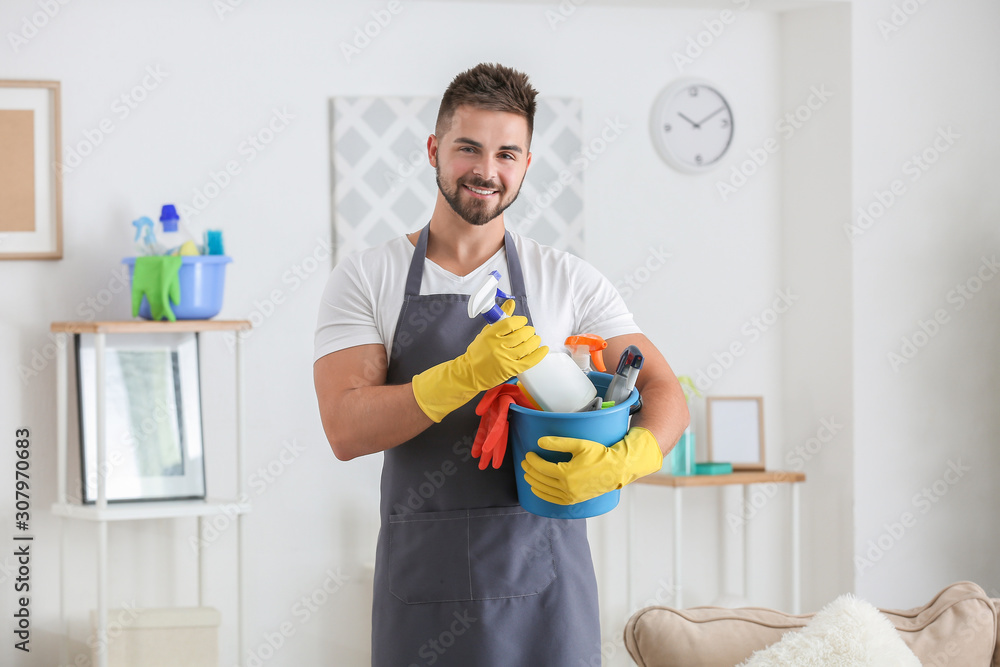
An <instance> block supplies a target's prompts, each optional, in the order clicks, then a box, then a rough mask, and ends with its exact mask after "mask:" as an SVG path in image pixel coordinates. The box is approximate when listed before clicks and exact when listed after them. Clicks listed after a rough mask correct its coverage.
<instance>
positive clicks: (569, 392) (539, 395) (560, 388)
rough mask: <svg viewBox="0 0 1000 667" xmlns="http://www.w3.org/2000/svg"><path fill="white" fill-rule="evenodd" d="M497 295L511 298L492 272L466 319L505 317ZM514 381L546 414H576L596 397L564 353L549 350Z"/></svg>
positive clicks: (478, 293)
mask: <svg viewBox="0 0 1000 667" xmlns="http://www.w3.org/2000/svg"><path fill="white" fill-rule="evenodd" d="M497 296H499V297H500V298H502V299H509V298H511V297H510V296H508V295H506V294H504V293H503V292H502V291H500V272H499V271H492V272H491V273H490V277H489V278H488V279H487V280H486V282H485V283H484V284H483V286H482V287H480V288H479V289H478V290H477V291H476V292H475V293H474V294H473V295H472V296H470V297H469V317H476V316H477V315H482V316H483V318H484V319H485V320H486V321H487V322H489V323H490V324H493V323H494V322H499V321H500V320H502V319H504V318H506V317H507V313H505V312H503V310H501V309H500V306H498V305H497V304H496V297H497ZM517 379H518V380H519V381H520V383H521V385H522V389H523V390H524V391H525V392H526V393H527V394H528V396H529V398H531V399H532V400H534V401H535V403H537V404H538V406H539V407H540V408H541V409H542V410H545V411H547V412H579V411H580V410H583V409H585V408H587V407H588V405H589V404H590V402H591V401H592V400H593V399H594V397H595V396H597V387H595V386H594V383H592V382H591V381H590V380H589V379H588V378H587V375H586V373H584V372H583V371H582V370H581V369H580V367H579V366H577V365H576V362H575V361H573V358H572V357H571V356H569V355H568V354H566V353H565V352H553V351H552V350H549V353H548V354H546V355H545V356H544V357H543V358H542V360H541V361H540V362H538V363H537V364H535V365H534V366H532V367H531V368H529V369H528V370H526V371H522V372H521V373H519V374H518V376H517Z"/></svg>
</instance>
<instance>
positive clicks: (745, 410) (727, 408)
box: [705, 396, 765, 471]
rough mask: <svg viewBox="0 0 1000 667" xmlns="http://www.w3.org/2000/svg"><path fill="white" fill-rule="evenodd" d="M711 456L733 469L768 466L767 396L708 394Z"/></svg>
mask: <svg viewBox="0 0 1000 667" xmlns="http://www.w3.org/2000/svg"><path fill="white" fill-rule="evenodd" d="M705 420H706V424H707V427H708V429H707V430H708V438H707V440H708V460H709V461H711V462H717V463H731V464H733V470H734V471H738V470H764V466H765V463H764V461H765V459H764V397H763V396H708V397H706V398H705Z"/></svg>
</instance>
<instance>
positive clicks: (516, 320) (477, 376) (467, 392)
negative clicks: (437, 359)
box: [413, 299, 549, 422]
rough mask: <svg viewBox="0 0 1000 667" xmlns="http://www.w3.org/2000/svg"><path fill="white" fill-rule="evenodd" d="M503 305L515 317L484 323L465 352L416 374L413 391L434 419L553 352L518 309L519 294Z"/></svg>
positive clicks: (435, 420) (444, 415) (437, 419)
mask: <svg viewBox="0 0 1000 667" xmlns="http://www.w3.org/2000/svg"><path fill="white" fill-rule="evenodd" d="M500 308H501V309H503V311H504V312H505V313H507V315H509V316H510V317H506V318H504V319H502V320H500V321H498V322H496V323H494V324H487V325H486V326H485V327H483V330H482V331H480V332H479V335H477V336H476V337H475V339H474V340H473V341H472V342H471V343H469V347H468V349H466V351H465V354H462V355H461V356H459V357H456V358H455V359H452V360H451V361H445V362H444V363H440V364H438V365H437V366H432V367H431V368H428V369H427V370H426V371H424V372H423V373H419V374H417V375H414V376H413V397H414V398H415V399H417V405H419V406H420V409H421V410H423V411H424V414H426V415H427V416H428V417H430V418H431V419H432V420H433V421H434V422H440V421H441V420H442V419H444V418H445V417H446V416H447V415H448V414H449V413H451V412H452V411H454V410H457V409H458V408H460V407H462V406H463V405H465V404H466V403H468V402H469V401H471V400H472V399H473V398H475V397H476V395H477V394H478V393H479V392H481V391H486V390H487V389H492V388H493V387H495V386H497V385H498V384H501V383H503V382H506V381H507V380H509V379H510V378H512V377H514V376H515V375H517V374H518V373H520V372H521V371H525V370H527V369H529V368H531V367H532V366H534V365H535V364H537V363H538V362H539V361H541V360H542V358H543V357H544V356H545V355H546V354H548V352H549V348H548V346H545V345H541V342H542V339H541V337H540V336H538V334H536V333H535V328H534V327H532V326H531V325H529V324H528V318H526V317H524V316H522V315H517V316H514V315H513V313H514V300H513V299H507V300H506V301H504V303H503V305H502V306H500Z"/></svg>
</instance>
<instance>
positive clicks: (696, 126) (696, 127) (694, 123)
mask: <svg viewBox="0 0 1000 667" xmlns="http://www.w3.org/2000/svg"><path fill="white" fill-rule="evenodd" d="M677 115H678V116H680V117H681V118H683V119H684V120H686V121H687V122H689V123H691V125H692V126H693V127H694V128H695V129H701V125H699V124H698V123H696V122H694V121H693V120H691V119H690V118H688V117H687V116H685V115H684V114H682V113H681V112H680V111H678V112H677Z"/></svg>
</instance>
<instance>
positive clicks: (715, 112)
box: [698, 106, 726, 125]
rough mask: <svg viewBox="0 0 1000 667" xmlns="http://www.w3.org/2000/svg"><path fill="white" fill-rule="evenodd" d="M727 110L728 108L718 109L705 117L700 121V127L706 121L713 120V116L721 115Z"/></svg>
mask: <svg viewBox="0 0 1000 667" xmlns="http://www.w3.org/2000/svg"><path fill="white" fill-rule="evenodd" d="M725 108H726V107H724V106H721V107H719V108H718V109H716V110H715V111H713V112H712V113H710V114H708V115H707V116H705V117H704V118H702V119H701V120H700V121H698V125H701V124H702V123H704V122H705V121H706V120H708V119H709V118H711V117H712V116H714V115H715V114H717V113H719V112H720V111H722V110H723V109H725Z"/></svg>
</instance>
